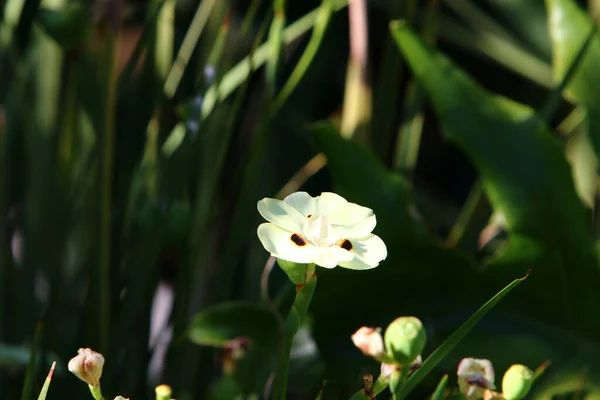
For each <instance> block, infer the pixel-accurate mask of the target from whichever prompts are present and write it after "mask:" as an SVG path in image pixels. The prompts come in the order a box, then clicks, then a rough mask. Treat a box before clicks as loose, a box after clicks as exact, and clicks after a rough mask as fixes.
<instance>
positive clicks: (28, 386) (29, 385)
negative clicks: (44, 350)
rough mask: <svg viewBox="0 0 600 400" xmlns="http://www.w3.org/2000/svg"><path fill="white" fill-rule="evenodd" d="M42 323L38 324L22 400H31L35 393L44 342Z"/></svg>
mask: <svg viewBox="0 0 600 400" xmlns="http://www.w3.org/2000/svg"><path fill="white" fill-rule="evenodd" d="M42 327H43V326H42V323H41V322H38V325H37V328H36V330H35V337H34V339H33V346H32V348H31V352H30V353H29V354H30V356H29V357H30V358H29V365H28V366H27V372H26V373H25V382H24V383H23V392H22V393H21V400H27V399H30V398H31V397H32V396H31V395H32V393H33V381H34V378H35V370H36V366H37V365H38V352H39V350H40V344H41V342H42Z"/></svg>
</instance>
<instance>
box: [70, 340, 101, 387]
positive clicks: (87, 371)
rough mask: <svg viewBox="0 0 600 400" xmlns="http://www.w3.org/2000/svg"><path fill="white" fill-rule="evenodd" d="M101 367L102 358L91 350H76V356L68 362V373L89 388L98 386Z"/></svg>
mask: <svg viewBox="0 0 600 400" xmlns="http://www.w3.org/2000/svg"><path fill="white" fill-rule="evenodd" d="M103 367H104V357H103V356H102V354H100V353H98V352H95V351H94V350H92V349H79V350H77V356H75V357H73V358H72V359H71V361H69V371H71V372H72V373H73V374H74V375H75V376H76V377H78V378H79V379H81V380H82V381H84V382H85V383H87V384H88V385H90V386H91V387H99V386H100V377H102V368H103Z"/></svg>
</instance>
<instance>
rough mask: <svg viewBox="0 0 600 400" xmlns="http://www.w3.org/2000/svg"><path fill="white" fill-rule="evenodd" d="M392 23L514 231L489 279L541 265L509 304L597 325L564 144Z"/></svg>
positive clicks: (447, 127) (581, 211) (527, 111)
mask: <svg viewBox="0 0 600 400" xmlns="http://www.w3.org/2000/svg"><path fill="white" fill-rule="evenodd" d="M391 29H392V34H393V36H394V38H395V39H396V42H397V44H398V46H399V48H400V50H401V51H402V53H403V54H404V56H405V58H406V61H407V62H408V64H409V66H410V67H411V69H412V71H413V73H414V75H415V76H416V78H417V79H418V80H419V81H420V82H421V84H422V85H423V87H424V89H425V91H426V92H427V94H428V96H429V99H430V101H431V103H432V105H433V108H434V110H435V112H436V114H437V117H438V118H439V120H440V122H441V124H442V126H443V131H444V134H445V137H446V138H447V139H448V140H450V141H452V142H453V143H454V144H456V145H457V146H458V147H459V148H461V149H462V150H463V152H464V153H465V154H466V155H467V156H468V157H469V158H470V160H471V162H472V163H473V165H474V166H475V168H476V169H477V171H478V172H479V174H480V176H481V179H482V182H483V185H484V189H485V191H486V193H487V195H488V197H489V199H490V201H491V203H492V205H493V207H494V210H495V211H497V212H501V213H502V214H504V215H505V217H506V221H507V225H508V228H509V230H510V232H511V234H512V235H511V237H510V239H509V241H508V244H507V247H506V248H504V249H503V250H501V251H500V252H499V253H498V255H497V257H496V258H495V259H494V260H493V263H491V265H490V267H494V266H495V267H498V268H493V269H492V271H491V272H492V273H491V274H490V275H488V276H489V277H491V276H492V274H495V275H496V279H498V278H500V277H504V278H506V277H507V276H509V274H512V275H513V276H514V274H516V273H522V272H523V271H524V270H525V269H529V268H535V270H536V275H535V277H534V278H533V279H532V285H531V290H530V291H528V292H527V293H524V294H522V295H521V294H520V295H519V296H515V298H514V299H511V300H512V302H511V303H510V304H512V309H513V311H516V312H518V313H524V314H527V315H529V316H532V315H533V316H535V317H536V318H538V319H543V320H545V321H546V322H551V323H552V324H555V325H556V324H558V325H561V326H564V327H568V328H569V329H573V328H575V327H577V328H580V329H583V330H587V331H588V332H595V331H597V330H598V329H599V328H600V325H599V321H595V320H594V319H592V318H589V313H588V311H587V307H581V306H580V304H581V303H580V299H585V301H586V302H591V303H592V304H594V306H593V307H600V296H599V295H598V291H597V289H595V288H597V287H599V286H600V274H599V271H598V260H597V257H596V254H594V251H593V238H592V236H591V234H590V233H589V231H588V227H587V220H586V217H587V216H586V210H585V207H584V205H583V204H582V203H581V201H580V200H579V198H578V197H577V194H576V192H575V189H574V184H573V179H572V177H571V170H570V168H569V166H568V163H567V161H566V159H565V156H564V151H563V148H562V147H561V144H560V143H559V141H558V140H557V139H556V138H554V137H552V135H551V132H550V130H549V129H548V127H547V125H546V124H545V123H544V122H543V121H542V120H541V119H540V118H539V117H538V116H537V115H536V114H535V113H534V111H533V110H532V109H531V108H530V107H527V106H524V105H522V104H519V103H516V102H514V101H512V100H510V99H507V98H505V97H502V96H499V95H496V94H493V93H490V92H488V91H487V90H485V89H484V88H482V87H481V86H479V85H478V84H477V83H476V82H474V81H473V80H472V79H471V78H470V77H469V76H467V75H466V74H465V73H464V72H463V71H461V70H460V69H458V68H457V67H455V66H454V65H453V64H452V63H451V62H450V61H449V60H448V59H447V58H446V57H444V56H443V55H442V54H440V53H439V52H437V51H436V50H434V49H432V48H431V47H429V46H428V45H427V44H426V43H424V42H423V41H422V40H421V39H419V38H418V37H417V35H416V34H414V33H413V32H412V31H411V30H410V29H409V28H407V27H405V26H402V25H400V24H398V23H394V24H393V25H392V27H391ZM549 199H551V201H550V200H549ZM528 248H529V249H528ZM530 249H536V251H535V252H533V251H532V250H530ZM500 265H502V266H503V268H499V267H500ZM587 304H589V303H587Z"/></svg>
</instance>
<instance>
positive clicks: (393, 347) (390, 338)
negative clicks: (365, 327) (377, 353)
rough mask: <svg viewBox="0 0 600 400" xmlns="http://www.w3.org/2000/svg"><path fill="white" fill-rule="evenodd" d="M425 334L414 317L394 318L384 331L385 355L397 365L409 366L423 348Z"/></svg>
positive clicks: (421, 324) (419, 322) (421, 325)
mask: <svg viewBox="0 0 600 400" xmlns="http://www.w3.org/2000/svg"><path fill="white" fill-rule="evenodd" d="M426 341H427V335H426V333H425V328H424V327H423V323H421V321H420V320H419V319H418V318H416V317H400V318H396V319H395V320H394V321H393V322H392V323H391V324H390V325H389V326H388V327H387V329H386V331H385V347H386V349H387V355H388V356H390V357H391V358H393V360H394V361H395V362H396V363H397V364H399V365H403V366H404V365H406V366H409V365H410V363H411V362H412V361H413V360H414V359H415V358H417V356H418V355H419V354H421V352H422V351H423V349H424V348H425V343H426Z"/></svg>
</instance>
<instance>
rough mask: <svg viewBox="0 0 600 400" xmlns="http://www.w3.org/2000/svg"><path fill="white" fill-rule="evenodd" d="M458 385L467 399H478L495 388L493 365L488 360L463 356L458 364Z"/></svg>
mask: <svg viewBox="0 0 600 400" xmlns="http://www.w3.org/2000/svg"><path fill="white" fill-rule="evenodd" d="M456 375H458V387H459V389H460V392H461V393H462V394H463V395H465V397H466V398H467V399H468V400H472V399H473V400H474V399H480V398H482V397H484V395H485V393H486V392H488V391H490V390H494V389H496V387H495V386H494V367H493V366H492V363H491V362H490V361H489V360H484V359H478V358H463V359H462V360H461V361H460V363H459V364H458V371H457V372H456Z"/></svg>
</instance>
